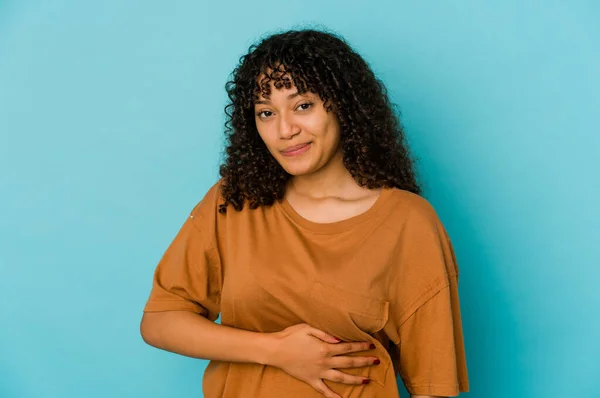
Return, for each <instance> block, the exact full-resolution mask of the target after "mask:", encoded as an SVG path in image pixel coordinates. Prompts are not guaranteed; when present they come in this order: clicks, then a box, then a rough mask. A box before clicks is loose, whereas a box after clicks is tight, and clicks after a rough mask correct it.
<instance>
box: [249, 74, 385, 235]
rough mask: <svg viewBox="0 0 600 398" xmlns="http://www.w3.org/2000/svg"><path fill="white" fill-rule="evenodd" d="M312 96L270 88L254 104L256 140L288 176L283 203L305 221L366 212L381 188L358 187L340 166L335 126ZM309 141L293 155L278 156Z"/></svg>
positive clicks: (332, 115)
mask: <svg viewBox="0 0 600 398" xmlns="http://www.w3.org/2000/svg"><path fill="white" fill-rule="evenodd" d="M323 105H324V104H323V101H322V100H321V99H320V97H319V96H318V95H317V94H315V93H305V94H302V95H298V94H297V89H296V87H294V86H292V87H291V88H289V89H286V88H282V89H279V90H278V89H275V87H274V86H273V84H272V83H271V95H270V98H265V97H261V98H260V100H259V101H257V102H256V103H255V106H254V110H255V121H256V127H257V130H258V133H259V135H260V136H261V138H262V140H263V141H264V143H265V145H266V146H267V148H268V150H269V152H270V153H271V154H272V155H273V157H274V158H275V159H276V160H277V162H278V163H279V164H280V165H281V166H282V167H283V168H284V170H286V171H287V172H288V173H289V174H291V175H292V176H293V177H292V179H291V181H290V183H289V185H288V187H287V189H286V199H287V200H288V202H289V203H290V204H291V205H292V206H293V207H294V209H295V210H296V211H297V212H298V213H299V214H301V215H302V216H304V217H305V218H306V219H308V220H310V221H314V222H320V223H328V222H335V221H339V220H343V219H346V218H350V217H352V216H354V215H357V214H360V213H363V212H364V211H366V210H367V209H369V208H370V207H371V206H372V205H373V204H374V203H375V201H376V200H377V198H378V197H379V195H380V193H381V189H373V190H372V189H368V188H364V187H361V186H359V185H358V183H357V182H356V181H355V180H354V178H353V177H352V175H351V174H350V172H349V171H348V170H347V169H346V167H345V166H344V164H343V162H342V151H341V147H340V126H339V123H338V120H337V117H336V115H335V113H334V112H327V111H326V109H325V107H324V106H323ZM307 142H310V143H311V144H310V149H309V150H308V151H306V152H304V153H303V154H301V155H299V156H293V157H289V156H284V155H283V154H282V152H281V151H283V150H285V149H286V148H289V147H291V146H294V145H298V144H303V143H307Z"/></svg>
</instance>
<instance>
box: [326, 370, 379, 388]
mask: <svg viewBox="0 0 600 398" xmlns="http://www.w3.org/2000/svg"><path fill="white" fill-rule="evenodd" d="M323 378H324V379H327V380H331V381H333V382H336V383H343V384H368V383H369V381H370V380H369V379H367V378H365V377H362V376H354V375H350V374H348V373H344V372H341V371H339V370H335V369H329V370H328V371H326V372H325V373H324V374H323Z"/></svg>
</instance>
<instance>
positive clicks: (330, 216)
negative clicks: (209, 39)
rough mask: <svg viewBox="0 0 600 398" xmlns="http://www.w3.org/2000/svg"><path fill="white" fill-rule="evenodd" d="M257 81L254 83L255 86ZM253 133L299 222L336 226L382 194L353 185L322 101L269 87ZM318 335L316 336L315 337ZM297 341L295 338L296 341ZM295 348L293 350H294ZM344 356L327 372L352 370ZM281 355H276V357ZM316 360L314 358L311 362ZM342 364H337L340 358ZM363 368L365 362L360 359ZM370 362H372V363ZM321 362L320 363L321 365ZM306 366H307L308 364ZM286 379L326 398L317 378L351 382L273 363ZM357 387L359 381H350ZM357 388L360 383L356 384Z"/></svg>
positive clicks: (302, 351) (305, 348) (305, 351)
mask: <svg viewBox="0 0 600 398" xmlns="http://www.w3.org/2000/svg"><path fill="white" fill-rule="evenodd" d="M260 79H262V76H260V77H259V80H260ZM254 113H255V121H256V127H257V130H258V133H259V135H260V137H261V138H262V140H263V142H264V143H265V145H266V147H267V148H268V150H269V152H270V153H271V155H273V157H274V158H275V159H276V160H277V162H278V163H279V164H280V165H281V167H283V169H284V170H286V171H287V172H288V173H289V174H291V175H292V176H293V177H292V178H291V180H290V183H289V185H288V187H287V188H286V193H285V197H286V199H287V200H288V202H289V203H290V205H292V206H293V207H294V209H295V210H296V211H297V212H298V213H299V214H300V215H302V216H303V217H304V218H306V219H308V220H310V221H313V222H319V223H328V222H335V221H339V220H344V219H347V218H350V217H352V216H355V215H358V214H361V213H363V212H365V211H366V210H368V209H369V208H370V207H371V206H372V205H373V204H374V203H375V201H376V200H377V198H378V197H379V195H380V193H381V189H373V190H372V189H368V188H364V187H361V186H359V185H358V183H357V182H356V181H355V180H354V178H353V177H352V175H351V174H350V172H348V170H347V169H346V167H345V166H344V164H343V161H342V150H341V147H340V126H339V123H338V120H337V117H336V115H335V113H334V112H327V111H326V109H325V107H324V103H323V101H322V100H321V99H320V97H319V96H318V95H317V94H315V93H310V92H309V93H305V94H298V93H297V89H296V87H294V86H293V85H292V87H290V88H289V89H288V88H285V87H283V88H281V89H276V88H275V87H274V85H273V83H271V93H270V96H269V98H265V97H262V96H261V98H260V99H259V100H258V101H256V102H255V105H254ZM308 142H310V148H309V149H308V151H306V152H304V153H303V154H301V155H298V156H291V157H290V156H284V154H283V153H282V151H283V150H285V149H287V148H290V147H292V146H295V145H298V144H304V143H308ZM313 332H315V333H314V334H313V335H312V336H314V337H317V338H321V339H322V341H324V342H328V343H330V345H333V344H335V343H334V341H332V340H330V336H325V335H321V334H322V333H323V332H320V331H316V330H313ZM319 332H320V333H319ZM296 337H299V336H298V335H297V336H296ZM307 337H310V336H307V335H301V337H300V338H297V339H294V340H292V339H291V338H290V339H289V340H290V341H288V343H291V344H281V345H279V347H287V348H281V349H282V350H283V349H285V350H291V351H293V352H291V353H288V354H289V355H278V356H275V357H279V358H298V357H300V356H306V357H307V358H306V359H307V360H308V359H309V358H313V356H312V354H311V350H310V347H311V344H310V339H307ZM294 343H296V344H297V345H296V344H294ZM342 353H343V350H340V351H333V352H331V353H330V354H327V355H326V357H327V358H328V359H329V361H328V362H327V363H326V364H325V365H326V368H327V367H330V368H333V367H336V368H344V367H352V366H351V365H352V364H349V363H348V361H347V360H345V362H339V361H338V362H337V363H334V362H333V361H334V360H335V356H334V355H340V354H342ZM280 354H281V351H280ZM314 359H315V360H316V356H315V357H314ZM340 360H341V358H340ZM363 360H364V361H365V363H372V362H366V361H369V359H368V358H367V357H365V358H363ZM371 360H372V359H371ZM321 361H323V359H321ZM308 362H310V361H308ZM273 365H275V366H278V367H280V368H281V369H283V370H285V371H286V372H288V373H290V374H291V375H293V376H295V377H298V378H300V379H302V380H305V381H306V382H307V383H309V384H311V385H312V386H313V387H314V388H315V389H317V390H318V391H320V392H321V393H323V395H324V396H326V397H339V396H338V395H337V394H335V393H333V391H331V390H330V389H329V388H327V386H326V385H325V384H324V383H323V382H322V380H321V377H322V376H323V374H327V375H328V376H329V377H327V378H328V379H334V378H335V377H340V378H345V379H346V380H347V382H351V379H349V378H348V375H347V374H342V372H341V371H339V370H335V369H329V370H328V371H326V372H327V373H324V372H323V367H322V366H321V367H318V366H315V368H314V369H313V371H312V373H311V375H310V377H307V376H306V374H305V371H304V370H302V371H301V372H300V371H298V372H297V371H296V368H294V364H293V363H291V361H290V363H286V362H285V361H282V362H275V363H273ZM353 381H354V382H357V381H358V380H353ZM358 382H359V381H358ZM411 397H412V398H443V397H434V396H430V395H411Z"/></svg>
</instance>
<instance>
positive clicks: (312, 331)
mask: <svg viewBox="0 0 600 398" xmlns="http://www.w3.org/2000/svg"><path fill="white" fill-rule="evenodd" d="M308 334H310V335H311V336H315V337H316V338H318V339H320V340H323V341H324V342H326V343H332V344H336V343H339V342H340V341H342V340H340V339H338V338H337V337H334V336H332V335H330V334H328V333H325V332H324V331H322V330H320V329H316V328H310V329H309V330H308Z"/></svg>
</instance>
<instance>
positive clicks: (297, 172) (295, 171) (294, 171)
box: [281, 164, 314, 176]
mask: <svg viewBox="0 0 600 398" xmlns="http://www.w3.org/2000/svg"><path fill="white" fill-rule="evenodd" d="M281 167H283V169H284V170H285V171H286V172H287V173H288V174H291V175H293V176H302V175H306V174H311V173H312V172H314V170H313V167H312V166H311V165H301V164H297V165H296V164H281Z"/></svg>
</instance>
